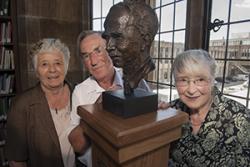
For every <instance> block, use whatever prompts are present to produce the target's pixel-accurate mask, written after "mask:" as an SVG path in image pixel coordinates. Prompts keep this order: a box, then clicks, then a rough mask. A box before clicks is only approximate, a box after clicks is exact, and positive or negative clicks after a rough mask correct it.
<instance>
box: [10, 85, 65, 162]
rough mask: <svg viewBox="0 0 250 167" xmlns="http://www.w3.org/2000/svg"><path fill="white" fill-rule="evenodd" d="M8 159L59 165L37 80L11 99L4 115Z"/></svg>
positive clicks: (57, 147) (58, 151)
mask: <svg viewBox="0 0 250 167" xmlns="http://www.w3.org/2000/svg"><path fill="white" fill-rule="evenodd" d="M6 156H7V158H8V160H14V161H27V163H28V167H63V166H64V165H63V160H62V156H61V149H60V144H59V139H58V136H57V133H56V129H55V126H54V123H53V119H52V116H51V114H50V110H49V106H48V103H47V100H46V97H45V94H44V92H43V91H42V89H41V86H40V84H38V85H37V86H36V87H34V88H32V89H30V90H28V91H26V92H24V93H23V94H21V95H20V96H18V97H16V98H15V100H13V103H12V105H11V110H10V112H9V113H8V117H7V145H6Z"/></svg>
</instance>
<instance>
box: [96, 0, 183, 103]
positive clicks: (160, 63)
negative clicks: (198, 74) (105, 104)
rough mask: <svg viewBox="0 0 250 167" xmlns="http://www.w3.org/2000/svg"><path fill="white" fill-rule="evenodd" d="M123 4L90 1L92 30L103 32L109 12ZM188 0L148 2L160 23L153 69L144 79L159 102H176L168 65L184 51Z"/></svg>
mask: <svg viewBox="0 0 250 167" xmlns="http://www.w3.org/2000/svg"><path fill="white" fill-rule="evenodd" d="M121 1H122V0H116V1H115V0H93V9H92V15H93V20H92V27H93V30H96V31H103V30H104V28H103V23H104V21H105V17H106V15H107V13H108V11H109V8H110V7H111V6H112V5H113V4H116V3H118V2H121ZM186 1H187V0H151V1H150V5H151V6H152V8H153V9H154V10H155V12H156V14H157V15H158V19H159V31H158V33H157V35H156V36H155V40H154V42H153V43H152V47H151V56H152V58H153V60H154V62H155V65H156V69H155V70H154V71H153V72H151V73H150V74H149V76H148V78H147V81H148V83H149V84H150V86H151V88H152V89H153V91H154V92H156V93H158V95H159V99H161V100H166V101H170V100H173V99H175V98H178V95H177V91H176V90H175V87H174V86H173V85H172V84H173V81H172V78H171V64H172V62H173V58H174V57H175V56H176V54H178V53H180V52H182V51H184V46H185V43H184V42H185V25H186V3H187V2H186Z"/></svg>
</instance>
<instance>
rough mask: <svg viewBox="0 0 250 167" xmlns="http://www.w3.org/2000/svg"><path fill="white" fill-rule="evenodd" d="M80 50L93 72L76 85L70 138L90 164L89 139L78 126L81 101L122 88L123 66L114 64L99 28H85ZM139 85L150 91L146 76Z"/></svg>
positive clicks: (89, 69) (85, 62)
mask: <svg viewBox="0 0 250 167" xmlns="http://www.w3.org/2000/svg"><path fill="white" fill-rule="evenodd" d="M77 45H78V47H79V49H78V51H79V55H80V57H81V58H82V60H83V64H84V66H85V68H86V70H88V71H89V73H90V74H91V76H90V77H89V78H87V79H86V80H85V81H83V82H82V83H80V84H79V85H77V86H76V87H75V90H74V91H73V95H72V112H71V124H72V129H73V128H74V129H73V130H72V131H71V133H70V134H69V140H70V142H71V144H72V146H73V148H74V150H75V152H77V153H79V154H80V155H82V154H84V153H85V155H84V156H82V157H80V158H79V159H80V161H81V162H83V163H84V164H86V165H87V166H88V167H90V166H92V163H91V154H90V149H88V148H89V147H88V141H87V139H86V138H85V137H84V135H83V130H82V128H81V127H80V126H79V123H80V117H79V116H78V115H77V112H76V110H77V107H78V106H79V105H86V104H94V103H99V102H100V100H101V98H100V97H101V94H102V92H104V91H106V90H117V89H121V88H123V80H122V70H121V69H118V68H115V67H114V66H113V63H112V60H111V58H110V57H109V55H108V52H107V51H106V41H105V40H104V39H103V38H102V36H101V34H100V33H99V32H94V31H84V32H82V33H81V34H80V35H79V37H78V44H77ZM139 87H140V88H142V89H144V90H146V91H150V89H149V87H148V85H147V84H146V82H145V81H144V80H142V81H141V82H140V83H139Z"/></svg>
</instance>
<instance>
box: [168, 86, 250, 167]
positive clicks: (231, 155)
mask: <svg viewBox="0 0 250 167" xmlns="http://www.w3.org/2000/svg"><path fill="white" fill-rule="evenodd" d="M213 94H214V99H213V103H212V106H211V109H210V111H209V112H208V114H207V116H206V118H205V121H204V123H203V124H202V125H201V127H200V130H199V131H198V133H197V134H192V127H191V124H190V123H187V124H184V125H183V127H182V128H183V129H182V137H181V138H180V139H179V140H177V141H175V142H174V143H173V144H172V145H171V148H170V161H169V166H170V167H172V166H176V167H177V166H180V167H206V166H207V167H217V166H218V167H235V166H238V167H247V166H250V111H249V109H247V108H246V107H245V106H243V105H242V104H240V103H238V102H236V101H234V100H231V99H228V98H226V97H224V96H222V94H221V92H220V91H219V90H218V89H217V88H216V87H215V88H214V93H213ZM173 105H174V107H176V108H179V109H181V110H182V111H184V112H187V113H189V109H188V107H187V106H185V104H184V103H182V102H181V101H180V100H179V99H178V100H176V101H174V102H173Z"/></svg>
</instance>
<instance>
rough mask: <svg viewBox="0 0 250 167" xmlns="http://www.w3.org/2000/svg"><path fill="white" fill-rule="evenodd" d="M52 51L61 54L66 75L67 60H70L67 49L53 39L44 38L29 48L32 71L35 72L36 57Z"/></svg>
mask: <svg viewBox="0 0 250 167" xmlns="http://www.w3.org/2000/svg"><path fill="white" fill-rule="evenodd" d="M53 51H59V52H61V53H62V54H63V57H64V68H65V74H66V73H67V71H68V66H69V59H70V52H69V48H68V47H67V46H66V45H65V44H64V43H62V42H61V41H60V40H59V39H54V38H44V39H42V40H39V41H38V42H36V43H35V44H33V45H32V46H31V48H30V52H29V55H30V57H31V59H32V63H33V67H34V69H35V70H37V58H38V55H40V54H43V53H48V52H53Z"/></svg>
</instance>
